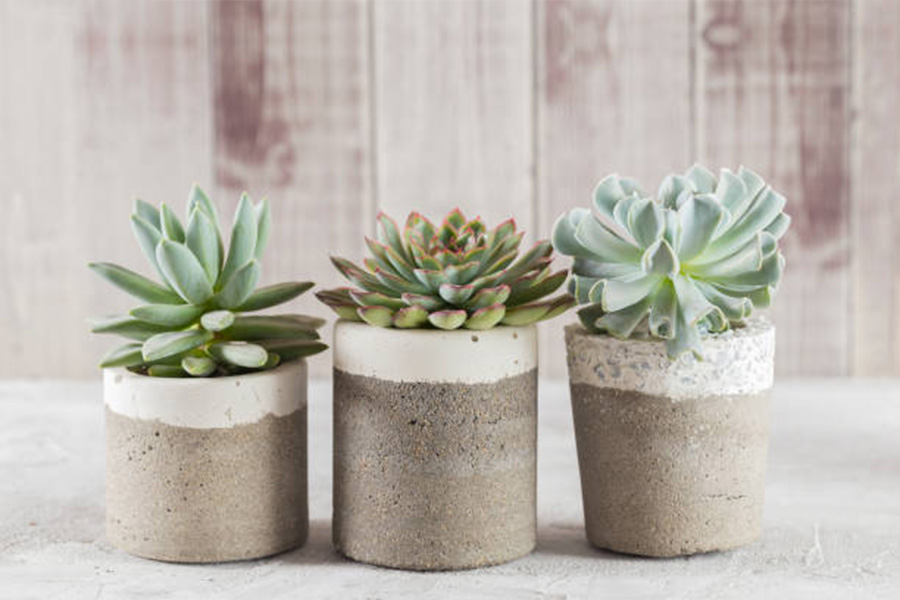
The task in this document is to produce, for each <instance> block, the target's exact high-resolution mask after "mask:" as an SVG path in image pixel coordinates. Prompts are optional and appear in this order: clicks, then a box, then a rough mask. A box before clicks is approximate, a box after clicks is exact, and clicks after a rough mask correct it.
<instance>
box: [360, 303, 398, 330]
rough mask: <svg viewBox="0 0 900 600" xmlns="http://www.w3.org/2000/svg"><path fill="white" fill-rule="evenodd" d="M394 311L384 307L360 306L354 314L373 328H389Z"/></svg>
mask: <svg viewBox="0 0 900 600" xmlns="http://www.w3.org/2000/svg"><path fill="white" fill-rule="evenodd" d="M394 312H395V311H394V310H392V309H390V308H388V307H386V306H360V307H359V308H357V309H356V314H358V315H359V317H360V318H361V319H362V320H363V321H365V322H366V323H368V324H369V325H374V326H375V327H390V326H391V325H392V324H393V320H394Z"/></svg>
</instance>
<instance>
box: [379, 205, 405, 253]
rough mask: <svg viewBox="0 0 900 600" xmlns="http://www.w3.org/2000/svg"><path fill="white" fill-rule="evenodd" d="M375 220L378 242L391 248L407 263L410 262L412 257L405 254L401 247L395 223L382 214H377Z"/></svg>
mask: <svg viewBox="0 0 900 600" xmlns="http://www.w3.org/2000/svg"><path fill="white" fill-rule="evenodd" d="M376 220H377V221H378V225H379V227H378V241H379V242H381V243H382V244H385V245H387V246H390V247H391V248H393V249H394V251H395V252H396V253H397V254H399V255H400V256H402V257H404V258H405V259H406V260H407V261H409V260H412V255H410V253H409V252H407V250H406V248H405V247H404V245H403V238H401V237H400V230H399V229H398V228H397V223H395V222H394V220H393V219H391V218H390V217H389V216H387V215H386V214H384V213H383V212H379V213H378V216H377V217H376Z"/></svg>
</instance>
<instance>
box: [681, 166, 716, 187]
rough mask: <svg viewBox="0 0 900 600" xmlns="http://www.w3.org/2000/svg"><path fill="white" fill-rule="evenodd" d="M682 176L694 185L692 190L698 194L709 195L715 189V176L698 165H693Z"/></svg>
mask: <svg viewBox="0 0 900 600" xmlns="http://www.w3.org/2000/svg"><path fill="white" fill-rule="evenodd" d="M684 176H685V177H686V178H687V179H688V180H690V182H691V183H693V184H694V189H695V190H696V191H697V193H700V194H709V193H711V192H713V191H714V190H715V189H716V176H715V174H714V173H713V172H712V171H710V170H709V169H707V168H706V167H704V166H703V165H700V164H696V163H695V164H694V165H693V166H692V167H691V168H690V169H688V171H687V173H685V174H684Z"/></svg>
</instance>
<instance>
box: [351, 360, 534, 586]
mask: <svg viewBox="0 0 900 600" xmlns="http://www.w3.org/2000/svg"><path fill="white" fill-rule="evenodd" d="M334 394H335V405H334V411H335V412H334V415H335V417H334V418H335V425H334V448H335V453H334V477H335V479H334V542H335V546H336V547H337V548H338V549H339V550H340V551H341V552H342V553H344V554H345V555H347V556H349V557H351V558H353V559H355V560H359V561H362V562H369V563H374V564H378V565H385V566H390V567H400V568H408V569H421V570H445V569H461V568H471V567H477V566H484V565H490V564H497V563H502V562H506V561H509V560H512V559H515V558H519V557H521V556H523V555H525V554H527V553H529V552H531V550H532V549H533V548H534V545H535V535H536V510H537V509H536V499H535V494H536V492H537V490H536V480H535V479H536V476H537V472H536V470H537V466H536V461H537V457H536V442H537V439H536V437H537V369H533V370H531V371H530V372H528V373H523V374H521V375H516V376H514V377H508V378H505V379H501V380H499V381H497V382H494V383H489V384H463V383H440V384H438V383H422V382H405V383H399V382H393V381H385V380H381V379H375V378H372V377H363V376H359V375H351V374H348V373H344V372H342V371H339V370H337V369H335V370H334Z"/></svg>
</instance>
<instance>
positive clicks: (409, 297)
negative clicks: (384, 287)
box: [401, 293, 446, 311]
mask: <svg viewBox="0 0 900 600" xmlns="http://www.w3.org/2000/svg"><path fill="white" fill-rule="evenodd" d="M401 298H402V299H403V302H405V303H406V304H407V305H409V306H421V307H422V308H424V309H425V310H427V311H433V310H438V309H441V308H443V307H444V306H446V303H445V302H444V301H443V300H442V299H441V298H440V296H430V295H427V294H409V293H407V294H403V295H402V296H401Z"/></svg>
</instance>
